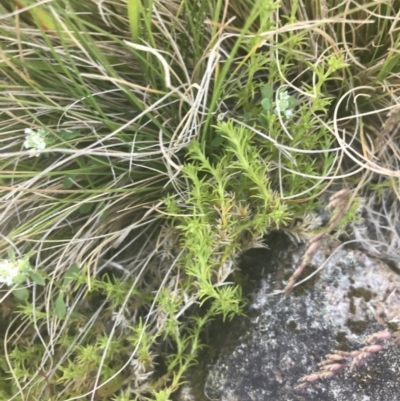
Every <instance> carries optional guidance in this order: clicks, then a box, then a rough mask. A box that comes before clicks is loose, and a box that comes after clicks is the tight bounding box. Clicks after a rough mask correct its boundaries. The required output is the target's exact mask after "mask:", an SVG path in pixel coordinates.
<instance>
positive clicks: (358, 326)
mask: <svg viewBox="0 0 400 401" xmlns="http://www.w3.org/2000/svg"><path fill="white" fill-rule="evenodd" d="M346 325H347V327H348V328H349V329H350V330H351V332H352V333H354V334H362V333H364V332H365V329H366V328H367V326H368V322H367V321H365V320H351V319H348V320H347V321H346Z"/></svg>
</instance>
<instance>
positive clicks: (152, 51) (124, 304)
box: [0, 0, 400, 401]
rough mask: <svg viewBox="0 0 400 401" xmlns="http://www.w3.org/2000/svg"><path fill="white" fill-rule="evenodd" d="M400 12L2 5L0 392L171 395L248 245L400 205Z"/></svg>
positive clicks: (229, 307)
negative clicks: (346, 196)
mask: <svg viewBox="0 0 400 401" xmlns="http://www.w3.org/2000/svg"><path fill="white" fill-rule="evenodd" d="M399 6H400V2H397V1H392V2H387V1H380V2H379V1H378V2H376V1H374V2H369V3H368V2H363V3H356V2H352V1H343V2H340V4H336V2H333V1H297V0H282V1H278V0H268V1H265V0H257V1H246V0H232V1H230V2H223V1H221V0H212V1H203V0H199V1H196V2H190V1H186V0H181V1H178V0H169V1H167V2H165V1H158V0H142V1H138V0H126V1H123V2H113V1H108V0H106V1H102V2H97V1H85V2H82V1H75V0H71V1H69V2H66V1H65V2H64V1H47V2H35V1H28V0H24V1H22V0H19V1H15V0H6V1H3V2H2V5H0V16H1V17H0V39H1V40H0V88H1V89H0V106H1V108H0V110H1V112H0V141H1V153H0V171H1V173H0V188H1V193H0V195H1V200H0V221H1V235H0V258H1V261H0V273H1V274H0V277H1V280H2V282H3V284H2V287H1V290H2V292H1V305H0V311H1V314H2V321H3V322H5V324H2V328H1V329H0V336H1V338H2V341H1V344H2V345H1V355H0V371H1V373H0V399H4V400H29V401H30V400H39V399H40V400H70V399H78V398H83V397H89V398H90V399H113V400H115V401H122V400H145V399H148V400H157V401H162V400H167V399H170V396H171V394H172V393H173V392H174V391H176V390H177V389H178V388H179V385H180V384H181V383H182V382H183V380H184V374H185V371H186V370H187V368H188V367H189V366H191V365H192V364H194V363H195V361H196V356H197V354H198V352H199V351H200V350H201V348H202V343H201V333H202V331H203V329H204V327H205V326H206V325H207V324H208V323H209V322H210V321H211V320H212V319H213V318H215V317H216V316H219V315H220V316H222V317H223V318H224V319H225V318H232V317H233V316H235V315H237V314H240V313H242V311H243V306H244V300H243V297H242V294H241V289H240V286H239V284H238V283H236V282H235V280H236V276H235V270H236V267H237V266H236V261H237V257H238V255H239V254H240V253H241V252H242V251H243V250H245V249H248V248H251V247H254V246H263V245H264V244H263V243H262V238H263V235H264V234H265V233H267V232H269V231H272V230H276V229H281V228H283V229H285V230H286V231H289V232H290V231H292V232H293V233H294V234H293V235H294V236H295V237H298V236H299V235H298V231H296V230H295V228H294V224H295V222H296V221H297V220H296V219H298V218H301V217H302V216H308V217H307V219H305V220H307V221H309V220H310V219H309V216H310V215H312V212H313V211H314V210H315V208H316V207H317V206H319V205H320V199H321V197H323V194H324V193H325V192H329V191H330V192H332V191H336V190H338V189H340V188H348V189H349V190H350V193H351V194H352V197H353V199H355V197H356V196H358V195H359V194H368V191H369V190H373V191H374V196H376V197H379V196H380V197H381V198H382V197H384V196H386V195H385V194H386V193H387V192H385V191H389V192H390V194H392V195H393V197H394V199H397V193H398V164H397V163H398V154H399V153H398V145H397V143H398V141H397V137H396V135H397V130H396V127H397V121H398V117H397V115H398V114H396V113H398V112H397V110H396V109H395V106H396V104H397V91H398V87H399V77H398V74H399V72H400V71H398V69H399V68H400V67H399V66H400V63H399V51H398V40H399V39H398V35H397V30H398V27H399V22H398V20H399V17H398V15H399V9H400V8H399ZM389 110H393V114H392V115H393V117H391V119H389V120H388V121H387V123H386V130H382V126H383V123H384V121H385V119H386V114H387V112H388V111H389ZM331 188H333V189H331ZM370 199H371V198H370ZM376 203H377V202H375V201H374V202H373V205H371V206H370V208H369V209H368V210H372V208H373V207H374V205H375V204H376ZM383 204H384V205H385V203H383ZM353 209H354V208H353ZM353 209H352V208H350V212H351V213H350V214H352V215H353V214H354V213H353V212H354V210H353ZM349 216H350V215H347V216H346V214H345V215H344V216H343V221H342V226H343V225H344V224H345V223H346V222H348V220H349ZM389 217H390V219H391V221H393V218H395V217H396V216H389ZM346 218H347V219H346ZM376 221H378V220H376ZM375 226H378V224H376V225H375ZM291 227H292V228H293V230H291ZM307 227H308V231H311V230H312V228H313V227H314V225H312V224H310V225H308V226H307ZM297 229H298V227H297ZM307 235H309V232H307V230H305V232H304V233H303V234H302V236H303V237H306V236H307ZM393 236H394V238H395V239H394V240H393V241H394V243H396V240H397V239H396V238H397V234H396V233H394V234H393Z"/></svg>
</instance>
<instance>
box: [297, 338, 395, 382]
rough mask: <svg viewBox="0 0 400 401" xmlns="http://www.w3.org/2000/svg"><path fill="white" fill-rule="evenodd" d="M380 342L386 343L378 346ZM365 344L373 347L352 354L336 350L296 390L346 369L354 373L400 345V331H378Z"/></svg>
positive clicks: (363, 348) (303, 378)
mask: <svg viewBox="0 0 400 401" xmlns="http://www.w3.org/2000/svg"><path fill="white" fill-rule="evenodd" d="M379 342H381V343H382V342H384V343H383V344H377V343H379ZM364 344H371V345H366V346H365V347H362V348H360V349H359V350H356V351H352V352H346V351H338V350H335V351H333V353H332V354H328V355H327V356H326V359H325V360H324V361H322V362H321V363H320V364H319V366H320V367H321V368H320V370H319V371H318V372H314V373H311V374H310V375H307V376H304V377H302V378H301V379H299V380H298V383H299V384H298V385H297V386H296V387H295V388H296V389H303V388H306V387H308V386H309V385H310V383H312V382H315V381H317V380H321V379H330V378H332V377H334V376H335V375H336V374H337V373H338V372H339V371H340V370H341V369H344V368H345V367H349V369H350V372H354V371H355V370H357V369H358V368H359V367H361V366H362V365H364V363H365V362H366V361H367V359H368V358H370V357H371V356H373V355H374V354H376V353H378V352H380V351H382V350H383V349H386V348H389V347H391V346H393V345H398V344H400V331H397V332H395V333H391V332H390V331H387V330H383V331H378V332H377V333H374V334H372V335H370V336H369V337H367V338H366V339H365V340H364Z"/></svg>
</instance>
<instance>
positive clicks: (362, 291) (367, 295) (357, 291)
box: [347, 286, 373, 302]
mask: <svg viewBox="0 0 400 401" xmlns="http://www.w3.org/2000/svg"><path fill="white" fill-rule="evenodd" d="M347 294H348V296H349V297H350V298H351V297H355V298H363V299H364V301H365V302H369V301H370V300H371V298H372V296H373V293H372V291H371V290H369V289H368V288H363V287H358V288H355V287H353V286H350V290H349V292H348V293H347Z"/></svg>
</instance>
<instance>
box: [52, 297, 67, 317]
mask: <svg viewBox="0 0 400 401" xmlns="http://www.w3.org/2000/svg"><path fill="white" fill-rule="evenodd" d="M55 307H56V316H57V317H58V318H59V319H64V318H65V316H66V315H67V305H65V302H64V297H63V294H62V293H60V294H58V297H57V299H56V304H55Z"/></svg>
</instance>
